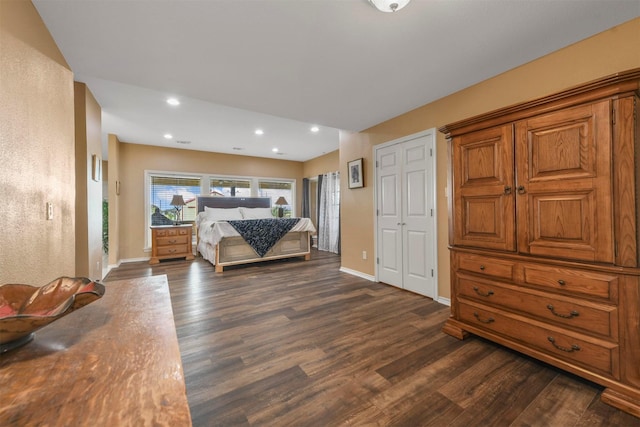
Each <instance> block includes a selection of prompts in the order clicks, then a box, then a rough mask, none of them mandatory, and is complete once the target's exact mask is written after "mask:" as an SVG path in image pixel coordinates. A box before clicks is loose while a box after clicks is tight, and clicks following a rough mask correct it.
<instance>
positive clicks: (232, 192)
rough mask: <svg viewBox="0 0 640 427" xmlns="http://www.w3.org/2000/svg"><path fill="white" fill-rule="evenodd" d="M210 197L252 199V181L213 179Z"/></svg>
mask: <svg viewBox="0 0 640 427" xmlns="http://www.w3.org/2000/svg"><path fill="white" fill-rule="evenodd" d="M209 195H211V196H224V197H251V180H250V179H241V178H211V179H210V180H209Z"/></svg>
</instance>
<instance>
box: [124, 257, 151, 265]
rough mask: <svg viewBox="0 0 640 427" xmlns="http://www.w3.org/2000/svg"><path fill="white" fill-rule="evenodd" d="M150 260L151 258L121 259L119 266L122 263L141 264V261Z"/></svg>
mask: <svg viewBox="0 0 640 427" xmlns="http://www.w3.org/2000/svg"><path fill="white" fill-rule="evenodd" d="M150 259H151V257H143V258H127V259H121V260H120V263H119V264H118V265H120V264H122V263H127V262H142V261H149V260H150Z"/></svg>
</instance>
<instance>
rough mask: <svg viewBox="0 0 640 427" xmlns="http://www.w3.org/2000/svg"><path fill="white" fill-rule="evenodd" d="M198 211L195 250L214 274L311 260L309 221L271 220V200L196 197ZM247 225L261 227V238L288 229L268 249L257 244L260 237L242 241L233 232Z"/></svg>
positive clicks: (305, 219)
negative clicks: (256, 265)
mask: <svg viewBox="0 0 640 427" xmlns="http://www.w3.org/2000/svg"><path fill="white" fill-rule="evenodd" d="M197 210H198V213H197V216H196V236H197V239H196V242H197V243H196V249H197V252H198V253H199V254H200V255H202V257H203V258H204V259H206V260H207V261H209V262H210V263H212V264H213V265H214V266H215V271H216V272H222V271H223V270H224V268H225V267H227V266H230V265H241V264H249V263H254V262H261V261H268V260H273V259H283V258H292V257H304V259H305V260H309V259H311V247H310V246H311V245H310V240H311V239H310V236H311V235H312V234H315V231H316V229H315V227H314V226H313V223H312V222H311V220H310V219H309V218H296V219H276V218H274V217H272V216H271V199H270V198H268V197H198V199H197ZM287 223H288V224H287ZM246 225H253V226H254V227H257V226H262V227H264V228H263V230H265V233H264V234H272V233H271V230H272V229H274V228H278V227H285V228H287V227H289V226H290V229H288V231H287V232H286V234H284V236H283V237H281V238H280V239H279V240H277V242H276V243H275V244H273V246H271V247H269V245H270V244H272V243H265V242H262V240H260V241H258V240H259V239H262V238H263V236H258V237H253V238H247V240H245V238H246V237H242V236H241V235H240V232H238V230H237V229H236V228H234V227H239V226H246ZM240 228H241V227H240ZM241 232H243V230H242V228H241ZM265 238H266V237H265ZM247 241H249V242H251V243H252V244H253V245H254V246H253V247H252V246H251V245H250V244H249V243H247ZM256 243H257V244H258V247H257V249H256V246H255V244H256ZM262 243H265V244H262ZM267 248H268V250H267Z"/></svg>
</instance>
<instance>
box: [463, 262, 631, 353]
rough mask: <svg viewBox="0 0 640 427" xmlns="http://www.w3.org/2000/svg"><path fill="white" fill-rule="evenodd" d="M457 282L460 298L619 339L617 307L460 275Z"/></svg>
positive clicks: (590, 333) (588, 332) (591, 333)
mask: <svg viewBox="0 0 640 427" xmlns="http://www.w3.org/2000/svg"><path fill="white" fill-rule="evenodd" d="M456 279H457V280H456V282H457V294H458V296H459V297H461V298H468V299H473V300H477V301H478V302H481V303H482V304H486V305H491V306H500V307H504V308H506V309H508V310H513V311H516V312H520V313H523V314H525V315H527V316H532V317H537V318H539V319H541V320H543V321H545V322H549V323H551V324H553V325H557V326H559V327H563V328H564V327H567V328H571V329H574V330H578V331H581V332H583V333H587V334H589V335H593V334H597V335H600V336H602V337H605V338H609V339H612V340H614V341H617V340H618V308H617V307H616V306H614V305H607V304H600V303H595V302H591V301H587V300H584V299H580V298H573V297H568V296H560V295H554V294H552V293H548V292H538V291H532V290H528V289H526V288H523V287H516V286H513V285H508V284H504V283H496V282H491V281H488V280H481V279H476V278H474V277H472V276H467V275H464V274H460V273H458V274H457V275H456Z"/></svg>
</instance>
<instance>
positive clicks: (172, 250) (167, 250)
mask: <svg viewBox="0 0 640 427" xmlns="http://www.w3.org/2000/svg"><path fill="white" fill-rule="evenodd" d="M156 252H157V256H159V257H161V256H168V255H175V256H185V255H186V254H185V249H184V246H158V250H157V251H156Z"/></svg>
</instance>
